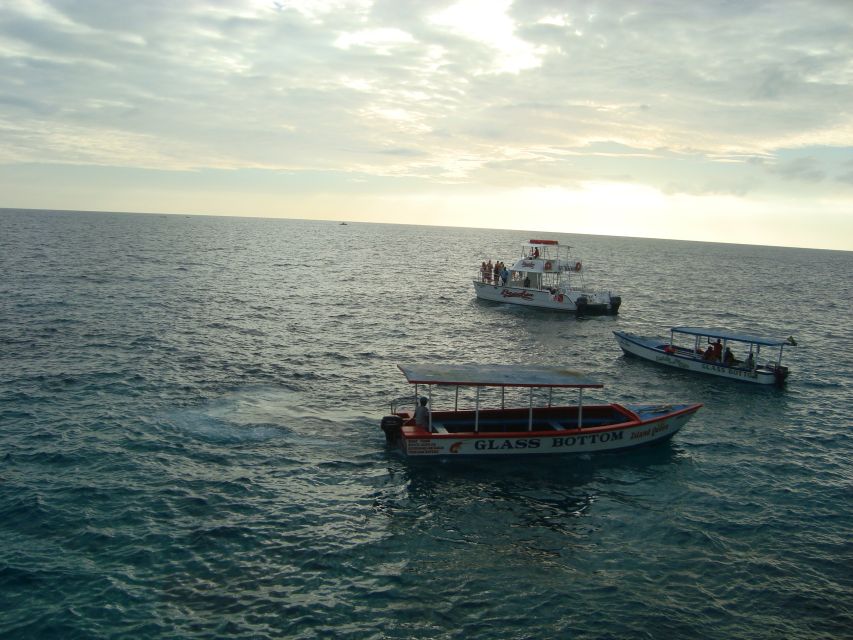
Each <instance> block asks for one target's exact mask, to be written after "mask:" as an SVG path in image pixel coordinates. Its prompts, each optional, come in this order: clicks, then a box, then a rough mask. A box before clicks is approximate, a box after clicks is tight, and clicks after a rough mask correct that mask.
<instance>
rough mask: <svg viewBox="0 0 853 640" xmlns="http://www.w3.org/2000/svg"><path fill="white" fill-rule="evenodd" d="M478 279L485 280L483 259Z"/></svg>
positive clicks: (484, 262)
mask: <svg viewBox="0 0 853 640" xmlns="http://www.w3.org/2000/svg"><path fill="white" fill-rule="evenodd" d="M480 280H482V281H483V282H485V281H486V261H485V260H483V264H481V265H480Z"/></svg>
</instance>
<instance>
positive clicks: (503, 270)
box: [501, 263, 509, 286]
mask: <svg viewBox="0 0 853 640" xmlns="http://www.w3.org/2000/svg"><path fill="white" fill-rule="evenodd" d="M507 280H509V270H508V269H507V268H506V265H505V264H503V263H501V284H502V285H503V286H506V282H507Z"/></svg>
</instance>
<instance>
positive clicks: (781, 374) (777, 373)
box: [773, 366, 788, 387]
mask: <svg viewBox="0 0 853 640" xmlns="http://www.w3.org/2000/svg"><path fill="white" fill-rule="evenodd" d="M773 376H774V377H775V378H776V384H777V385H779V386H780V387H781V386H782V385H783V384H785V380H786V379H787V378H788V367H781V366H780V367H776V369H774V371H773Z"/></svg>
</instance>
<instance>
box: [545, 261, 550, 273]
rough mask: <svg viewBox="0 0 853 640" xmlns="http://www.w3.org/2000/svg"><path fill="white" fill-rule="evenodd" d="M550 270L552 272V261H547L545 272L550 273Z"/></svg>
mask: <svg viewBox="0 0 853 640" xmlns="http://www.w3.org/2000/svg"><path fill="white" fill-rule="evenodd" d="M550 270H551V261H550V260H547V261H546V262H545V271H550Z"/></svg>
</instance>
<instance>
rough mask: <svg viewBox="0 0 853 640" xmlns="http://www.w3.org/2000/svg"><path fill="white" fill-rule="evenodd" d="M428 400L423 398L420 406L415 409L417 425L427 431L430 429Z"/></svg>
mask: <svg viewBox="0 0 853 640" xmlns="http://www.w3.org/2000/svg"><path fill="white" fill-rule="evenodd" d="M428 400H429V399H428V398H421V399H420V404H419V405H418V407H417V408H416V409H415V424H416V425H418V426H419V427H424V428H426V429H429V408H427V402H428Z"/></svg>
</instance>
